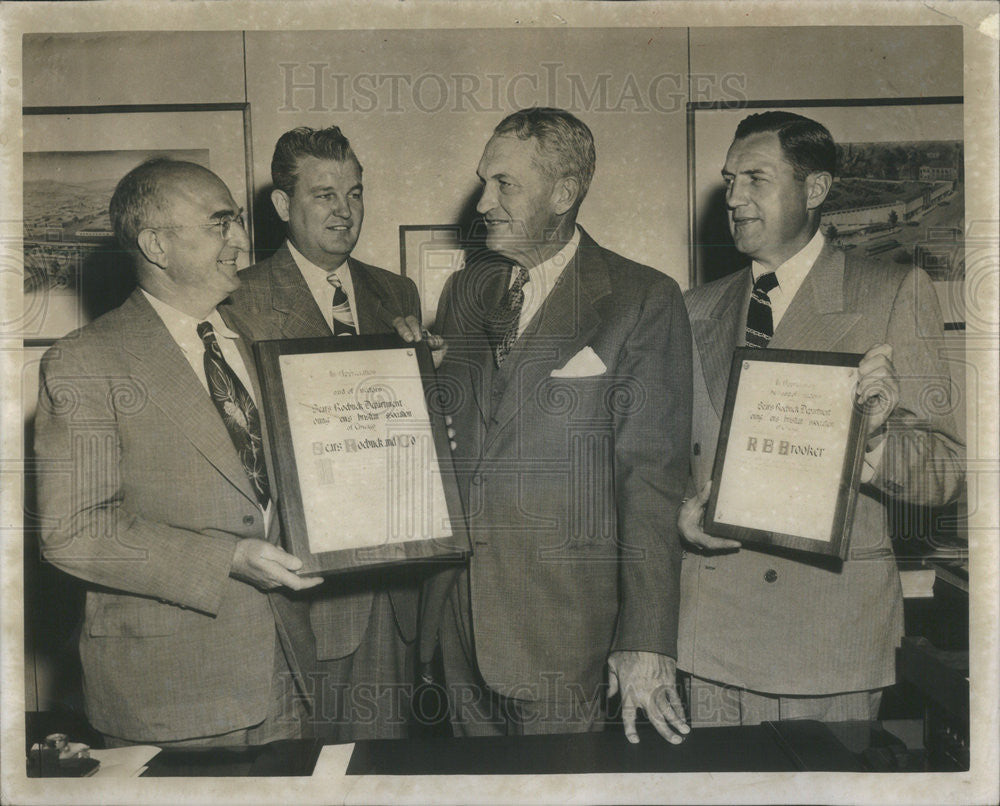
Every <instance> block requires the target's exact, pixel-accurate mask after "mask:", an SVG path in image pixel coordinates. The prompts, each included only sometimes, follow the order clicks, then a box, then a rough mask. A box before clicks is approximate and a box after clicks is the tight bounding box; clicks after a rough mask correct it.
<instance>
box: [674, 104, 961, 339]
mask: <svg viewBox="0 0 1000 806" xmlns="http://www.w3.org/2000/svg"><path fill="white" fill-rule="evenodd" d="M963 101H964V99H963V98H962V96H939V97H926V98H916V97H914V98H849V99H809V100H767V101H764V100H761V101H694V102H689V103H688V104H687V132H688V216H689V219H688V233H689V240H688V244H689V267H690V285H691V287H694V286H696V285H700V284H702V283H704V282H708V281H711V280H713V279H717V278H718V277H720V276H722V275H724V274H727V273H729V272H730V271H733V270H735V269H736V268H738V267H739V266H740V265H744V264H745V263H746V262H747V259H746V258H744V257H742V256H740V255H739V253H738V252H737V251H736V249H735V247H733V246H732V241H731V238H730V235H729V232H728V229H727V226H726V222H725V215H724V201H723V200H722V198H721V188H722V181H721V176H720V171H721V168H722V165H723V163H724V161H725V158H726V150H727V148H728V147H729V144H730V142H731V141H732V137H733V133H734V132H735V131H736V126H737V124H738V123H739V121H740V120H741V119H743V118H744V117H746V116H747V115H749V114H752V113H753V112H760V111H765V110H785V111H790V112H796V113H799V114H802V115H805V116H807V117H810V118H813V119H815V120H817V121H819V122H820V123H822V124H824V125H825V126H826V127H827V128H828V129H829V130H830V133H831V134H832V135H833V139H834V141H835V142H836V143H837V145H838V149H840V150H843V149H844V148H846V147H847V146H848V145H853V146H854V147H855V149H856V150H857V149H858V148H867V149H869V150H870V151H871V152H872V155H871V157H872V158H871V159H870V160H864V159H855V160H853V164H852V166H851V167H850V168H849V170H848V173H846V174H844V175H843V177H842V178H843V179H845V180H851V181H852V182H855V183H856V184H859V180H861V181H862V182H863V181H867V182H868V183H869V185H872V184H873V182H878V183H881V184H882V185H885V187H886V193H885V195H886V198H884V199H881V201H880V202H879V203H878V204H875V205H873V206H868V207H857V208H850V209H846V208H845V209H843V210H839V211H832V210H830V209H829V207H830V205H829V203H828V204H827V206H826V209H824V213H823V224H822V226H823V228H824V232H825V231H827V230H828V228H829V226H830V224H831V223H833V224H835V223H836V221H837V220H842V219H843V218H844V217H845V216H847V217H848V218H850V217H851V216H850V215H848V214H849V213H850V211H851V210H854V209H856V210H857V211H858V212H857V213H854V214H852V215H853V216H854V217H856V218H858V221H856V222H854V223H852V224H849V225H848V226H849V227H851V229H850V230H846V229H845V228H844V227H841V228H840V230H839V232H838V234H837V235H835V236H834V237H835V239H836V240H837V241H838V242H839V243H840V245H841V246H842V247H843V248H845V249H847V250H848V251H852V250H857V251H856V252H854V253H855V254H861V255H864V256H865V257H866V259H868V260H870V261H873V262H876V263H878V262H883V263H886V264H889V263H893V262H895V263H899V262H901V261H902V262H908V263H911V264H916V265H919V266H920V267H921V268H924V269H925V270H926V271H927V272H928V274H930V276H931V279H932V280H933V281H934V288H935V290H936V291H937V293H938V297H939V301H940V303H941V309H942V311H943V313H944V321H945V329H946V330H964V328H965V304H964V276H965V268H964V267H965V230H966V223H967V222H966V221H965V215H964V196H965V194H964V164H963V162H962V159H961V154H962V150H963V148H964V136H963V129H962V125H963V121H962V104H963ZM946 141H947V142H954V143H957V144H959V145H958V148H959V159H958V160H957V164H956V165H955V168H954V171H952V172H949V171H947V170H945V169H943V168H942V177H939V178H936V179H931V178H928V179H921V178H920V177H921V176H923V175H924V173H923V171H924V170H925V168H926V169H927V170H929V171H931V173H933V169H931V168H930V166H922V165H921V164H920V163H919V162H915V163H914V164H912V165H910V163H909V162H908V163H907V171H906V173H907V174H908V180H907V181H909V182H910V184H911V185H917V184H921V183H923V184H927V185H933V187H930V188H928V190H927V191H926V194H925V195H926V198H923V197H920V198H919V199H918V195H919V194H917V189H916V188H909V189H905V190H904V188H903V187H902V181H903V180H901V179H899V178H898V177H897V179H896V180H895V181H897V182H898V186H899V193H898V198H895V203H893V202H894V198H891V196H892V182H891V181H887V180H886V179H884V178H883V177H882V176H876V175H874V174H873V173H872V171H874V170H876V169H880V168H881V167H882V166H885V165H887V164H888V163H887V161H886V160H884V159H883V158H882V155H880V154H879V149H882V150H883V152H888V150H889V149H890V148H891V147H899V148H905V149H907V150H909V151H910V152H912V156H911V157H909V158H910V159H912V160H918V158H920V157H922V156H923V157H928V155H930V154H932V153H934V147H936V146H934V144H940V143H942V142H946ZM841 173H842V174H843V173H844V172H843V171H841ZM945 173H947V174H948V175H949V176H953V178H952V179H950V180H948V179H945V178H943V174H945ZM901 175H902V174H900V176H901ZM929 175H930V174H928V176H929ZM945 181H950V182H951V184H952V189H951V190H950V191H946V190H945V189H944V187H943V183H944V182H945ZM837 184H838V183H837V182H835V183H834V189H835V190H836V189H837ZM845 187H846V186H845ZM904 193H905V194H910V195H912V196H913V199H912V200H910V201H906V198H908V196H904ZM913 194H917V195H913ZM831 198H833V195H832V193H831ZM842 198H844V197H842ZM894 207H895V208H897V209H896V216H897V217H896V219H895V221H896V222H897V223H898V224H899V226H896V225H895V224H892V225H889V224H888V223H887V222H888V221H889V220H890V218H889V216H890V214H891V213H892V212H894V210H893V209H892V208H894ZM838 213H839V216H838ZM862 219H863V220H862ZM883 219H884V220H883ZM865 221H867V222H868V223H867V224H866V223H865ZM835 231H836V227H835Z"/></svg>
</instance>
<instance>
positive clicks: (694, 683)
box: [678, 112, 964, 725]
mask: <svg viewBox="0 0 1000 806" xmlns="http://www.w3.org/2000/svg"><path fill="white" fill-rule="evenodd" d="M835 163H836V149H835V146H834V142H833V140H832V138H831V137H830V133H829V132H828V131H827V130H826V129H825V128H824V127H823V126H822V125H820V124H819V123H817V122H815V121H813V120H810V119H808V118H804V117H802V116H800V115H794V114H791V113H787V112H765V113H762V114H757V115H751V116H750V117H748V118H746V119H745V120H744V121H743V122H742V123H740V125H739V127H738V128H737V130H736V136H735V139H734V140H733V144H732V145H731V146H730V148H729V153H728V155H727V157H726V164H725V167H724V168H723V170H722V176H723V179H724V181H725V183H726V204H727V206H728V208H729V219H730V229H731V231H732V234H733V240H734V241H735V243H736V247H737V248H738V249H739V250H740V251H741V252H742V253H743V254H745V255H746V256H747V257H749V258H751V259H752V264H751V265H750V266H747V267H745V268H743V269H742V270H740V271H738V272H736V273H734V274H732V275H730V276H728V277H725V278H723V279H721V280H718V281H716V282H713V283H710V284H708V285H706V286H702V287H700V288H695V289H692V290H691V291H689V292H688V293H687V294H686V296H685V302H686V303H687V306H688V312H689V314H690V316H691V327H692V332H693V336H694V343H695V362H694V367H695V369H694V400H695V405H694V425H693V434H692V450H691V466H692V474H693V484H692V487H693V488H694V489H697V490H698V491H699V493H698V495H697V496H695V497H692V498H691V499H690V500H689V501H688V502H687V503H686V504H685V505H684V507H683V508H682V510H681V518H680V524H679V525H680V529H681V532H682V534H683V535H684V537H685V538H686V539H687V540H688V541H689V543H690V548H691V551H688V552H686V554H685V558H684V562H683V571H682V577H681V578H682V589H681V634H680V641H679V645H680V657H679V659H678V665H679V666H680V668H682V669H683V670H685V671H687V672H690V674H691V676H692V677H691V700H690V708H691V721H692V724H693V725H720V724H740V723H742V724H755V723H758V722H761V721H762V720H776V719H796V718H799V719H819V720H826V721H846V720H868V719H874V718H875V716H876V714H877V712H878V707H879V701H880V698H881V689H882V688H883V687H885V686H889V685H892V683H893V682H894V680H895V648H896V646H897V644H898V642H899V639H900V636H901V635H902V634H903V602H902V596H901V592H900V583H899V574H898V572H897V570H896V563H895V559H894V557H893V553H892V546H891V545H890V540H889V535H888V533H887V522H888V517H887V512H886V505H887V504H888V503H889V502H890V501H891V499H897V500H900V501H905V502H911V503H916V504H921V505H940V504H944V503H947V502H948V501H951V500H953V499H954V498H955V497H956V496H957V494H958V492H959V490H960V486H961V483H962V479H963V477H964V474H963V459H964V457H963V447H962V445H961V443H960V441H959V437H958V435H957V434H956V431H955V424H954V422H953V420H952V417H951V413H950V412H951V406H950V404H949V403H948V400H949V397H950V392H951V385H950V379H949V377H948V371H947V368H946V367H944V366H943V365H942V363H941V361H940V359H939V356H938V354H937V347H938V346H939V345H940V339H941V336H942V334H943V327H942V323H941V313H940V310H939V307H938V302H937V297H936V294H935V292H934V290H933V288H932V287H931V285H930V282H929V280H928V278H927V276H926V275H925V274H924V272H923V271H921V270H919V269H915V268H912V267H910V266H898V265H893V266H883V265H873V264H871V263H868V262H866V261H865V260H863V259H858V258H855V257H853V256H851V255H853V254H854V253H851V255H848V253H845V252H843V251H840V250H839V249H836V248H835V247H834V246H833V245H832V244H830V243H828V242H826V241H825V239H824V238H823V235H822V233H821V232H820V211H821V208H822V205H823V202H824V200H825V199H826V196H827V193H828V191H829V189H830V185H831V182H832V178H833V175H834V171H835V167H836V166H835ZM859 251H860V250H859ZM761 313H763V314H764V316H763V319H762V318H761ZM743 345H751V346H757V347H770V348H783V349H797V350H820V351H835V352H849V353H863V354H864V358H863V360H862V361H861V364H860V366H859V381H858V385H857V398H858V400H859V401H870V402H871V403H872V404H873V405H874V413H873V415H872V417H871V418H870V420H869V428H868V433H867V434H866V435H865V438H866V445H865V451H866V453H865V468H864V470H863V472H862V477H861V489H860V493H859V496H858V502H857V508H856V511H855V513H854V523H853V529H852V532H851V535H850V551H849V554H848V558H847V560H846V561H845V562H844V563H843V566H842V567H831V566H830V565H829V564H826V563H818V562H810V561H809V560H808V559H806V558H803V557H798V556H796V557H793V556H790V555H787V554H780V553H773V552H765V551H759V550H756V549H751V548H747V547H741V546H740V544H739V543H738V542H737V541H734V540H728V539H722V538H718V537H713V536H711V535H707V534H705V532H704V531H703V530H702V528H701V518H702V516H703V513H704V505H705V501H706V500H707V497H708V492H709V479H710V478H711V475H710V474H711V472H712V460H713V457H714V456H715V448H716V443H717V439H718V432H719V425H720V420H721V415H722V411H723V407H724V402H725V396H726V382H727V378H728V374H729V366H730V360H731V358H732V351H733V348H735V347H738V346H743ZM785 495H786V493H785V492H783V491H780V490H775V506H803V505H808V502H802V501H794V500H793V501H788V500H786V499H785Z"/></svg>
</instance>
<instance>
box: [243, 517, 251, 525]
mask: <svg viewBox="0 0 1000 806" xmlns="http://www.w3.org/2000/svg"><path fill="white" fill-rule="evenodd" d="M243 524H244V526H253V515H244V516H243Z"/></svg>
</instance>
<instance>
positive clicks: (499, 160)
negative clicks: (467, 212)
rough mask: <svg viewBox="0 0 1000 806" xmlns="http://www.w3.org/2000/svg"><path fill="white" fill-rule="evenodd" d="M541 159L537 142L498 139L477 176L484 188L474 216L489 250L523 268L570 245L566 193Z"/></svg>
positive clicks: (486, 153) (489, 145)
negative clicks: (479, 220)
mask: <svg viewBox="0 0 1000 806" xmlns="http://www.w3.org/2000/svg"><path fill="white" fill-rule="evenodd" d="M540 158H541V157H540V155H539V154H538V153H537V149H536V147H535V141H534V140H533V139H528V140H521V139H519V138H518V137H516V136H513V135H496V136H494V137H493V138H492V139H491V140H490V141H489V142H488V143H487V144H486V149H485V150H484V151H483V157H482V159H481V160H480V161H479V168H478V170H477V171H476V173H477V174H478V175H479V179H480V181H481V182H482V184H483V192H482V196H481V197H480V199H479V203H478V204H477V205H476V211H477V212H479V213H480V214H481V215H482V216H483V218H484V219H485V221H486V245H487V246H488V247H489V248H490V249H492V250H493V251H494V252H498V253H500V254H501V255H503V256H505V257H507V258H510V259H511V260H513V261H515V262H516V263H518V264H519V265H521V266H524V267H525V268H530V267H531V266H536V265H538V264H539V263H541V262H542V261H544V260H547V259H548V258H549V257H551V256H552V255H554V254H555V253H556V252H558V251H559V249H560V248H561V246H562V244H563V243H565V241H566V240H567V239H568V235H567V233H566V232H565V231H564V230H566V229H567V226H566V217H565V216H564V214H565V213H566V211H567V210H568V208H569V206H570V204H569V203H567V201H566V198H567V197H566V190H565V188H563V187H561V186H560V185H561V183H560V182H559V181H555V180H553V179H552V178H551V177H550V176H549V175H548V174H546V173H545V172H543V171H542V170H541V168H540V167H539V165H538V160H539V159H540ZM572 200H573V197H572V196H570V197H569V202H570V203H571V202H572ZM571 225H572V222H570V227H569V229H570V234H572V232H571V230H572V226H571Z"/></svg>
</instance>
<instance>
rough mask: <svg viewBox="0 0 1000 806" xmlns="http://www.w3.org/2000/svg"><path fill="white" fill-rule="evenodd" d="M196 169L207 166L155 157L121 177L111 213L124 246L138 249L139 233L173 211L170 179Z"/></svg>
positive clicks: (119, 238) (113, 225)
mask: <svg viewBox="0 0 1000 806" xmlns="http://www.w3.org/2000/svg"><path fill="white" fill-rule="evenodd" d="M192 169H195V170H197V171H206V170H207V169H206V168H204V167H203V166H201V165H198V164H197V163H195V162H184V161H182V160H173V159H169V158H167V157H154V158H153V159H150V160H146V161H145V162H144V163H142V164H141V165H138V166H137V167H135V168H133V169H132V170H131V171H129V172H128V173H127V174H125V176H123V177H122V178H121V180H120V181H119V182H118V185H117V186H116V187H115V192H114V194H113V195H112V196H111V204H110V205H109V206H108V213H109V214H110V216H111V227H112V229H114V232H115V237H116V238H118V242H119V243H120V244H121V245H122V247H123V248H125V249H129V250H136V249H138V248H139V244H138V237H139V233H140V232H142V231H143V230H144V229H146V228H147V227H149V226H150V225H151V224H152V223H153V222H154V221H155V220H156V219H157V218H159V217H160V216H162V215H165V214H169V201H168V200H167V196H166V194H165V192H164V191H165V186H166V184H167V181H168V180H169V179H171V178H173V177H175V176H180V175H181V174H184V173H188V172H190V171H191V170H192Z"/></svg>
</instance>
